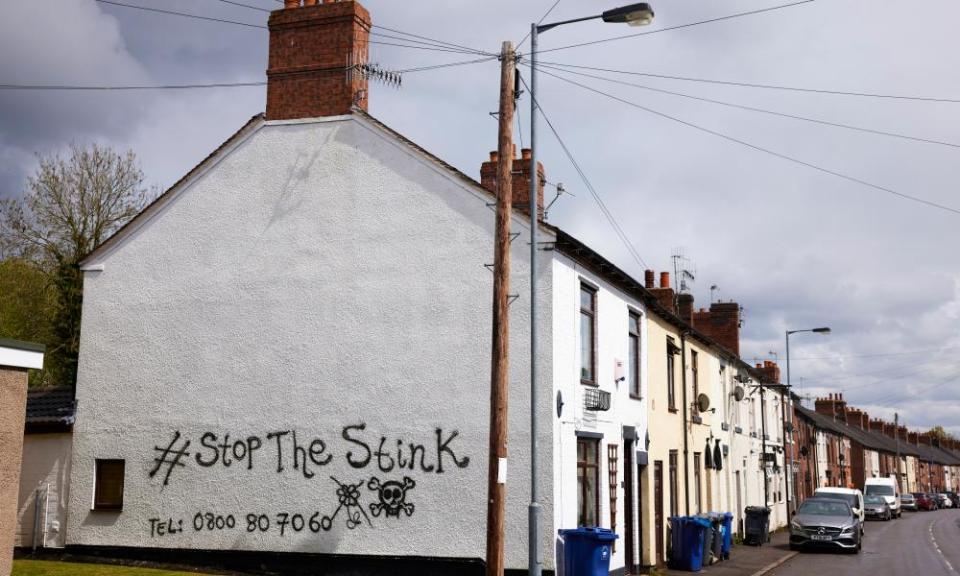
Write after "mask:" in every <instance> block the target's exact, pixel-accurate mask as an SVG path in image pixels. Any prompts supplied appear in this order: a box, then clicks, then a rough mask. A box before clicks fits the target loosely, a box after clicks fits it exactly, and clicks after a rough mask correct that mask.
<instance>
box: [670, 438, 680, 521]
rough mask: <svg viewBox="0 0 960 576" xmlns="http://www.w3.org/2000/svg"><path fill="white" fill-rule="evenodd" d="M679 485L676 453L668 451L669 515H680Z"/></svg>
mask: <svg viewBox="0 0 960 576" xmlns="http://www.w3.org/2000/svg"><path fill="white" fill-rule="evenodd" d="M679 492H680V485H679V482H678V478H677V451H676V450H671V451H670V515H671V516H679V515H680V505H679V500H678V498H677V497H678V496H679Z"/></svg>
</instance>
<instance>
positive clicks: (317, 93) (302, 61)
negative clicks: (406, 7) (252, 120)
mask: <svg viewBox="0 0 960 576" xmlns="http://www.w3.org/2000/svg"><path fill="white" fill-rule="evenodd" d="M370 26H371V21H370V13H369V12H367V10H366V9H365V8H364V7H363V6H361V5H360V4H359V3H358V2H355V1H344V2H333V1H332V0H324V2H323V3H322V4H319V3H317V0H303V4H302V5H301V2H300V0H284V3H283V9H281V10H274V11H273V12H271V13H270V20H269V22H268V28H269V29H270V58H269V66H268V68H267V119H268V120H291V119H296V118H318V117H323V116H339V115H343V114H350V113H351V111H352V108H353V107H354V106H357V107H359V108H361V109H363V110H366V109H367V79H366V77H365V76H364V75H363V74H362V73H361V72H360V71H359V70H358V69H357V67H358V66H360V65H362V64H366V63H367V58H368V54H369V40H370Z"/></svg>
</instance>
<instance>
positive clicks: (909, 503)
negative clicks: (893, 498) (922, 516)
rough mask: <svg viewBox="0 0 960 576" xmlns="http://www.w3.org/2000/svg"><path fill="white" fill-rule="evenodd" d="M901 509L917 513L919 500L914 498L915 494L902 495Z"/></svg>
mask: <svg viewBox="0 0 960 576" xmlns="http://www.w3.org/2000/svg"><path fill="white" fill-rule="evenodd" d="M900 509H901V510H912V511H913V512H916V511H917V499H916V498H915V497H914V496H913V494H911V493H909V492H904V493H903V494H901V495H900Z"/></svg>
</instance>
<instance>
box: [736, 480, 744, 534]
mask: <svg viewBox="0 0 960 576" xmlns="http://www.w3.org/2000/svg"><path fill="white" fill-rule="evenodd" d="M736 474H737V511H736V516H735V517H736V518H737V532H738V533H740V534H743V527H742V526H741V524H740V518H742V516H741V515H742V514H743V499H742V498H741V496H740V471H739V470H737V472H736Z"/></svg>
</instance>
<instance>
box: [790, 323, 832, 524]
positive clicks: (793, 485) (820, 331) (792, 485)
mask: <svg viewBox="0 0 960 576" xmlns="http://www.w3.org/2000/svg"><path fill="white" fill-rule="evenodd" d="M800 332H814V333H816V334H829V333H830V327H829V326H822V327H820V328H807V329H804V330H787V332H786V340H787V390H786V393H787V399H789V398H790V389H791V388H790V335H791V334H798V333H800ZM782 408H783V410H784V414H783V417H782V418H783V448H784V450H786V448H787V416H786V401H785V402H784V403H783V406H782ZM790 424H791V426H790V427H791V436H790V470H789V471H787V474H786V475H785V478H786V482H787V486H786V489H787V514H788V515H789V514H790V502H791V498H790V495H791V489H792V490H794V491H795V490H796V488H797V486H796V482H793V483H791V482H790V476H791V475H792V474H793V470H794V462H793V436H792V434H793V430H792V429H793V412H792V411H791V413H790ZM814 458H816V456H814ZM819 482H820V479H819V478H818V479H817V483H818V484H819ZM796 501H797V495H796V494H793V505H794V506H796Z"/></svg>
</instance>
